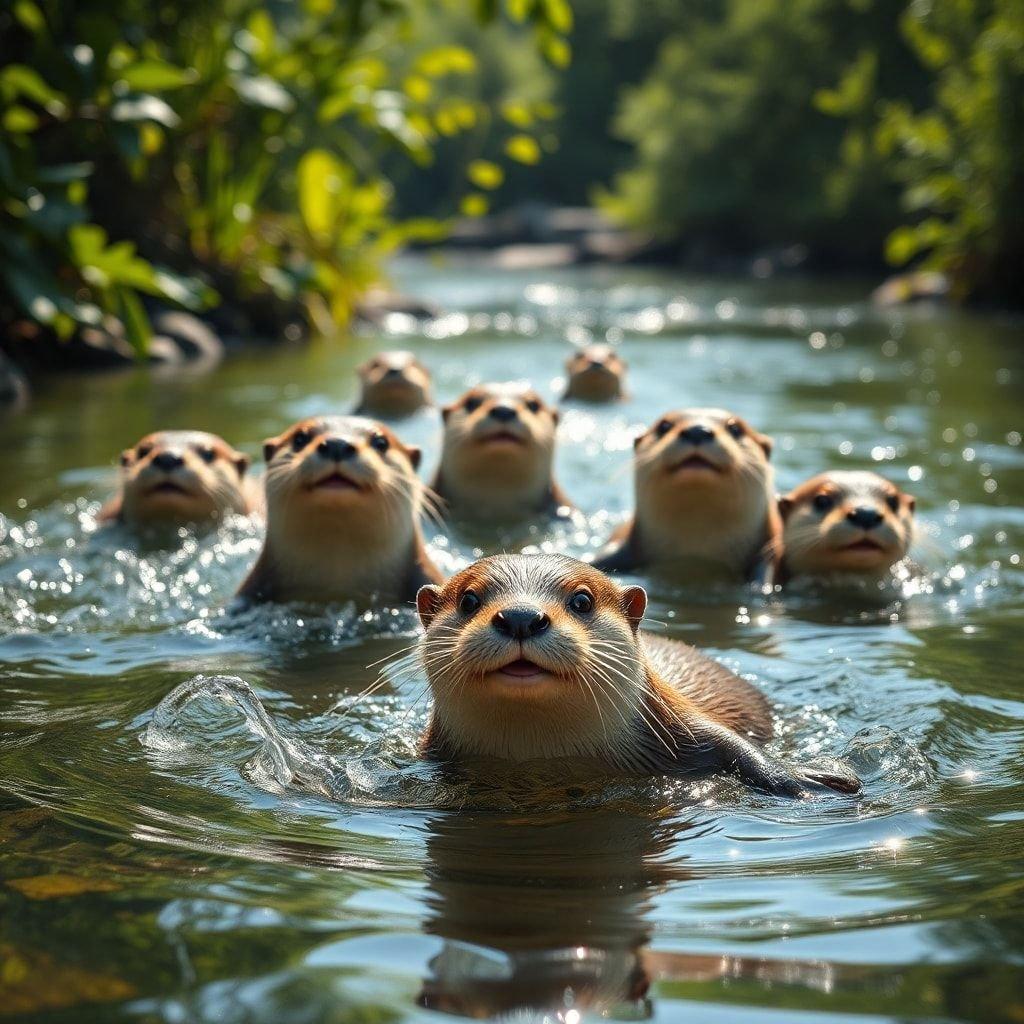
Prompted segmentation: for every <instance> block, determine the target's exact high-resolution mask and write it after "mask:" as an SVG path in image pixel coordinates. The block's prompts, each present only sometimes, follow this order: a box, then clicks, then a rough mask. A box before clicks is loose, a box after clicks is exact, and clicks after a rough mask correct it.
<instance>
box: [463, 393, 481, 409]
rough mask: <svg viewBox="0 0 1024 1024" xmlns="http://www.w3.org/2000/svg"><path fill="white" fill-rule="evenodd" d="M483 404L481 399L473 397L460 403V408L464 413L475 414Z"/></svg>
mask: <svg viewBox="0 0 1024 1024" xmlns="http://www.w3.org/2000/svg"><path fill="white" fill-rule="evenodd" d="M483 404H484V400H483V399H482V398H477V397H476V396H474V397H473V398H467V399H466V401H465V402H463V403H462V407H463V408H464V409H465V410H466V412H476V411H477V409H479V408H480V406H481V405H483Z"/></svg>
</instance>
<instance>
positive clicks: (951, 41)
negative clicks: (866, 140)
mask: <svg viewBox="0 0 1024 1024" xmlns="http://www.w3.org/2000/svg"><path fill="white" fill-rule="evenodd" d="M902 29H903V33H904V35H905V36H906V38H907V39H908V40H909V42H910V45H911V46H912V47H913V50H914V52H915V53H916V55H917V57H918V59H919V60H920V62H921V64H922V65H923V66H925V67H927V68H928V69H929V71H930V72H931V74H932V76H933V78H932V85H931V94H930V96H929V103H928V105H927V106H926V107H924V108H923V109H915V108H914V107H913V105H912V104H910V103H909V102H907V101H906V100H904V99H902V98H893V99H889V100H887V101H886V102H885V103H884V105H883V106H882V114H881V117H880V120H879V124H878V128H877V132H876V141H877V146H878V149H879V151H880V152H881V153H882V154H883V155H884V156H885V157H886V158H887V160H889V161H890V163H891V166H892V168H893V172H894V174H895V176H896V178H897V179H898V180H899V181H900V182H901V183H902V185H903V186H904V190H903V198H904V206H905V208H906V210H907V212H908V213H909V214H910V215H911V217H913V222H912V223H911V224H908V225H904V226H902V227H899V228H897V229H896V230H895V231H893V232H892V234H890V235H889V238H888V241H887V243H886V253H887V256H888V258H889V259H890V260H891V261H892V262H893V263H905V262H907V261H908V260H910V259H913V258H914V257H917V256H919V255H923V256H925V257H926V258H925V265H926V266H928V267H929V268H932V269H937V270H942V271H944V272H946V273H948V274H950V275H951V277H952V279H953V281H954V282H955V285H956V287H957V288H958V290H959V291H960V293H961V294H962V295H972V296H975V297H980V298H985V299H992V300H996V301H1007V300H1008V299H1015V300H1016V301H1017V302H1019V301H1020V299H1019V284H1018V280H1019V275H1020V267H1021V265H1022V262H1024V4H1022V3H1020V0H991V2H979V0H970V2H968V0H935V2H934V3H932V4H930V5H925V4H921V3H914V4H911V5H910V7H908V9H907V11H906V14H905V15H904V18H903V22H902Z"/></svg>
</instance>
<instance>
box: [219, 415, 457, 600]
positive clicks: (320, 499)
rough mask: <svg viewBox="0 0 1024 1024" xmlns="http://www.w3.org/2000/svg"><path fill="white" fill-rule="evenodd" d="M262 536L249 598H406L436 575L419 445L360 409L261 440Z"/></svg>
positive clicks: (245, 591) (243, 593) (245, 588)
mask: <svg viewBox="0 0 1024 1024" xmlns="http://www.w3.org/2000/svg"><path fill="white" fill-rule="evenodd" d="M263 450H264V456H265V458H266V460H267V474H266V503H267V536H266V540H265V541H264V544H263V550H262V552H261V553H260V556H259V559H258V560H257V562H256V564H255V566H254V567H253V569H252V572H251V573H250V574H249V577H248V579H246V581H245V582H244V583H243V584H242V586H241V588H240V589H239V591H238V596H239V597H241V598H243V599H245V600H247V601H342V600H355V601H358V602H360V603H362V604H365V603H367V602H369V601H370V600H371V599H374V598H375V599H377V600H379V601H382V602H385V603H388V602H390V603H392V604H393V603H396V602H405V601H411V600H412V599H413V597H414V596H415V594H416V591H417V589H418V588H419V587H421V586H423V585H424V584H426V583H437V582H440V581H441V580H442V579H443V577H442V575H441V573H440V572H439V571H438V569H437V567H436V566H435V565H434V564H433V562H432V561H431V560H430V557H429V556H428V554H427V551H426V548H425V546H424V543H423V536H422V533H421V531H420V526H419V517H420V513H421V511H422V510H423V507H424V500H425V498H424V488H423V485H422V483H421V482H420V480H419V477H417V475H416V467H417V466H418V465H419V461H420V451H419V449H418V448H414V447H410V446H407V445H403V444H402V442H401V441H399V439H398V438H397V437H396V436H395V435H394V434H393V433H392V432H391V431H390V430H388V428H387V427H385V426H384V425H383V424H380V423H376V422H374V421H373V420H369V419H364V418H362V417H357V416H322V417H312V418H310V419H305V420H302V421H300V422H299V423H296V424H294V425H293V426H291V427H289V428H288V430H286V431H285V432H284V433H283V434H281V435H279V436H278V437H273V438H270V439H269V440H267V441H266V442H265V444H264V449H263Z"/></svg>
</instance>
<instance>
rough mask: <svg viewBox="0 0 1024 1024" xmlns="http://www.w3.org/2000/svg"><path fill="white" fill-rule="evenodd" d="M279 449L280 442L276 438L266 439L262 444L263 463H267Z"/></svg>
mask: <svg viewBox="0 0 1024 1024" xmlns="http://www.w3.org/2000/svg"><path fill="white" fill-rule="evenodd" d="M280 447H281V440H280V438H277V437H268V438H267V439H266V441H264V442H263V461H264V462H269V461H270V460H271V459H272V458H273V457H274V453H275V452H276V451H277V449H278V448H280Z"/></svg>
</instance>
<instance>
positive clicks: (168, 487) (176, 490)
mask: <svg viewBox="0 0 1024 1024" xmlns="http://www.w3.org/2000/svg"><path fill="white" fill-rule="evenodd" d="M148 493H149V494H178V495H181V496H182V497H184V498H188V497H191V494H190V492H189V491H187V490H185V488H184V487H182V486H181V484H176V483H175V482H174V481H173V480H162V481H161V482H160V483H158V484H157V485H156V486H155V487H151V488H150V489H149V491H148Z"/></svg>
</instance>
